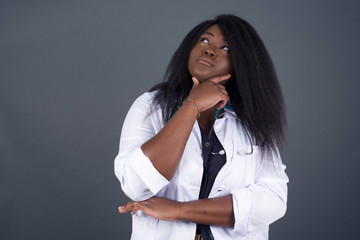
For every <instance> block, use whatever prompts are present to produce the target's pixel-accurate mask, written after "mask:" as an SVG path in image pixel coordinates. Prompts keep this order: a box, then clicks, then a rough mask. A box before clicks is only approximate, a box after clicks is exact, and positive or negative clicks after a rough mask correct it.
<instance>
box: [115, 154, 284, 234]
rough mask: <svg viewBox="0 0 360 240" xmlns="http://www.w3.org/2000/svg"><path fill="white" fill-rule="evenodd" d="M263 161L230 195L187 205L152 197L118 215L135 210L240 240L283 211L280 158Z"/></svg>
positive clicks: (268, 222) (277, 216) (276, 217)
mask: <svg viewBox="0 0 360 240" xmlns="http://www.w3.org/2000/svg"><path fill="white" fill-rule="evenodd" d="M272 157H273V158H274V161H273V162H270V161H269V159H263V160H262V166H261V169H260V171H259V174H258V176H257V178H256V180H255V182H254V183H253V184H251V185H250V186H248V187H246V188H241V189H235V190H234V191H232V194H230V195H227V196H224V197H220V198H210V199H201V200H195V201H189V202H176V201H173V200H169V199H166V198H158V197H153V198H150V199H148V200H146V201H143V202H132V201H131V202H129V203H128V204H126V205H124V206H122V207H119V212H120V213H125V212H128V211H131V213H132V214H135V213H136V212H137V211H138V210H141V211H143V212H144V213H145V214H147V215H150V216H152V217H154V218H157V219H161V220H166V221H176V220H185V221H190V222H195V223H200V224H207V225H212V226H227V227H230V229H231V231H232V234H233V235H234V236H243V235H246V234H247V233H248V232H252V231H256V230H257V229H259V228H263V227H266V226H268V225H269V224H271V223H272V222H274V221H276V220H277V219H279V218H281V217H282V216H283V215H284V213H285V211H286V202H287V201H286V200H287V182H288V178H287V176H286V174H285V171H284V170H285V166H284V165H283V164H282V163H281V159H280V157H279V155H274V156H272Z"/></svg>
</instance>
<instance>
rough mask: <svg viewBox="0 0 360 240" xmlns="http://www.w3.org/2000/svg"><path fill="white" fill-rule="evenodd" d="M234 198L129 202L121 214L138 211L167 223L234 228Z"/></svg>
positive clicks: (122, 207)
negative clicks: (184, 222)
mask: <svg viewBox="0 0 360 240" xmlns="http://www.w3.org/2000/svg"><path fill="white" fill-rule="evenodd" d="M232 206H233V203H232V196H231V195H228V196H225V197H220V198H208V199H200V200H194V201H189V202H177V201H172V200H169V199H166V198H159V197H153V198H150V199H148V200H146V201H142V202H133V201H131V202H129V203H128V204H126V205H124V206H121V207H119V212H120V213H126V212H128V211H131V214H135V213H136V212H137V211H138V210H141V211H143V212H144V213H145V214H147V215H149V216H152V217H154V218H157V219H162V220H166V221H177V220H184V221H190V222H196V223H200V224H207V225H219V226H227V227H233V226H234V214H233V207H232Z"/></svg>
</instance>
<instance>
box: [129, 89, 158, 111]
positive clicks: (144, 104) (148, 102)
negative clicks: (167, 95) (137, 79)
mask: <svg viewBox="0 0 360 240" xmlns="http://www.w3.org/2000/svg"><path fill="white" fill-rule="evenodd" d="M155 96H156V91H153V92H144V93H143V94H141V95H140V96H139V97H137V98H136V100H135V101H134V102H133V104H132V105H131V109H133V108H136V109H139V110H143V111H146V112H150V109H152V108H153V103H154V98H155Z"/></svg>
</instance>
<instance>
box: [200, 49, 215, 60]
mask: <svg viewBox="0 0 360 240" xmlns="http://www.w3.org/2000/svg"><path fill="white" fill-rule="evenodd" d="M203 54H204V55H205V56H209V57H211V58H213V57H215V56H216V53H215V51H214V50H212V49H211V48H208V49H204V50H203Z"/></svg>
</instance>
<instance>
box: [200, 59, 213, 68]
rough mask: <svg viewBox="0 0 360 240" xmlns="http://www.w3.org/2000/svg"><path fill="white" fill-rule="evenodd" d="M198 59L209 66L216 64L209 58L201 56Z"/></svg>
mask: <svg viewBox="0 0 360 240" xmlns="http://www.w3.org/2000/svg"><path fill="white" fill-rule="evenodd" d="M196 61H197V62H199V63H201V64H203V65H206V66H209V67H213V66H214V64H213V63H212V62H211V60H210V59H208V58H204V57H201V58H198V59H196Z"/></svg>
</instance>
